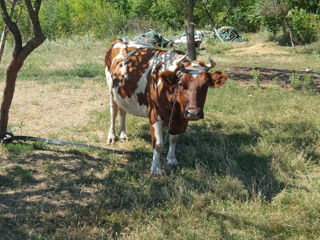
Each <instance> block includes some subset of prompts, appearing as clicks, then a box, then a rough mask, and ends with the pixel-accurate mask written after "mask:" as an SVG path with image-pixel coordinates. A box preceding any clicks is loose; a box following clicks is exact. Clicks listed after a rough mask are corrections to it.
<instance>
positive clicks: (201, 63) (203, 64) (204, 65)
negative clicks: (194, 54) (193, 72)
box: [199, 61, 207, 67]
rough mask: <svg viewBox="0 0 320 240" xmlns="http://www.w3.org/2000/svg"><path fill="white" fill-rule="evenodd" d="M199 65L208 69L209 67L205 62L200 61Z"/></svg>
mask: <svg viewBox="0 0 320 240" xmlns="http://www.w3.org/2000/svg"><path fill="white" fill-rule="evenodd" d="M199 65H200V66H202V67H207V65H206V64H205V62H204V61H199Z"/></svg>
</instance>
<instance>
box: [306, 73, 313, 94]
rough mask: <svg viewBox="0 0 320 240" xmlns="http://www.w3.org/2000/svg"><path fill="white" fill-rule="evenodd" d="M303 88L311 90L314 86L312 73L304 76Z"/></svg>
mask: <svg viewBox="0 0 320 240" xmlns="http://www.w3.org/2000/svg"><path fill="white" fill-rule="evenodd" d="M304 86H305V88H306V89H307V90H311V91H312V90H313V88H314V84H313V76H312V73H308V74H307V75H306V76H304Z"/></svg>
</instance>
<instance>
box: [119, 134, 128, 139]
mask: <svg viewBox="0 0 320 240" xmlns="http://www.w3.org/2000/svg"><path fill="white" fill-rule="evenodd" d="M127 139H128V137H127V134H126V133H125V132H121V133H120V140H121V141H126V140H127Z"/></svg>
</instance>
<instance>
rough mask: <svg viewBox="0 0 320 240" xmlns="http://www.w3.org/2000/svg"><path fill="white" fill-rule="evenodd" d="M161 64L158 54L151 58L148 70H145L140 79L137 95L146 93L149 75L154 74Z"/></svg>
mask: <svg viewBox="0 0 320 240" xmlns="http://www.w3.org/2000/svg"><path fill="white" fill-rule="evenodd" d="M160 62H161V59H159V57H158V54H157V53H155V54H154V55H153V56H152V58H150V60H149V63H148V64H149V66H148V68H147V69H146V70H145V72H144V73H143V74H142V76H141V77H140V79H139V81H138V87H137V89H136V91H135V92H134V94H135V95H137V94H139V93H144V91H145V89H146V86H147V82H148V79H147V78H148V75H149V73H150V71H151V74H152V73H153V71H154V69H155V68H156V67H157V66H158V64H159V63H160Z"/></svg>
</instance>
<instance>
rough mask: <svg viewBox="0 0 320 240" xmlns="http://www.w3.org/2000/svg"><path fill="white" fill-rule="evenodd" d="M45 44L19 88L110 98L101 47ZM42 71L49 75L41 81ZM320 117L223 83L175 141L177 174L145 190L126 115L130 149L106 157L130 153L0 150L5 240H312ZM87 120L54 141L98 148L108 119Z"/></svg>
mask: <svg viewBox="0 0 320 240" xmlns="http://www.w3.org/2000/svg"><path fill="white" fill-rule="evenodd" d="M50 44H51V45H50V50H48V46H47V47H46V46H42V48H40V49H39V52H37V53H36V54H35V56H32V58H31V63H30V66H28V65H26V66H25V67H26V68H24V71H26V72H25V73H23V72H21V74H22V76H25V78H24V79H23V80H24V81H30V80H32V81H38V82H41V83H46V81H49V82H59V81H70V80H71V81H70V85H71V86H74V85H77V88H79V89H82V87H83V86H84V83H85V82H86V81H92V82H94V83H95V84H98V85H99V86H101V88H105V87H106V86H105V83H103V82H100V81H99V79H100V78H103V70H102V72H101V70H100V68H99V64H101V65H102V66H103V54H104V51H102V49H105V45H104V44H103V45H102V44H100V43H96V42H94V43H90V44H89V45H90V51H88V50H86V49H87V48H86V47H80V48H77V47H76V46H79V45H72V44H73V43H71V42H70V43H69V42H67V43H66V46H65V45H63V43H61V42H50ZM66 52H68V53H66ZM226 52H228V50H226ZM49 54H54V56H56V57H54V58H53V57H51V58H49V57H48V56H49ZM68 54H70V56H71V58H72V59H73V60H72V61H71V60H70V61H71V62H70V64H69V65H68V67H67V68H65V67H64V65H59V61H61V60H63V59H64V58H66V57H67V56H69V55H68ZM99 54H100V55H99ZM224 55H225V54H220V55H219V56H218V58H220V57H224ZM79 56H82V57H79ZM84 56H86V57H87V58H86V59H84V58H83V57H84ZM292 56H293V55H292ZM299 56H300V55H299ZM37 57H38V58H39V59H37ZM312 57H314V56H312ZM241 58H243V59H244V58H245V57H241ZM247 58H249V57H248V56H247ZM43 59H47V60H46V61H48V62H47V63H43V62H42V61H43ZM257 59H258V60H257V61H259V62H260V63H261V65H263V64H266V65H268V64H274V63H264V62H263V61H262V60H263V57H260V58H259V57H258V56H257ZM244 60H246V59H244ZM307 60H308V56H306V58H305V59H302V60H299V61H306V62H307ZM6 61H7V60H6ZM64 61H65V62H67V61H66V60H64ZM230 61H231V62H232V61H234V60H230ZM49 63H50V64H52V65H54V66H55V67H52V69H50V70H49V69H47V68H46V66H47V67H48V66H49V65H50V64H49ZM42 64H43V65H42ZM248 66H252V65H248ZM252 67H253V66H252ZM278 67H282V68H289V67H290V64H289V65H287V64H285V63H284V62H282V64H281V66H278ZM1 69H3V67H2V66H1V68H0V70H1ZM102 69H103V67H102ZM34 72H35V73H36V74H38V76H39V77H34V78H33V77H32V73H34ZM59 72H60V73H59ZM79 72H80V73H84V77H80V76H79ZM23 74H26V75H23ZM28 74H29V75H28ZM80 75H81V74H80ZM91 75H94V76H93V77H91ZM22 78H23V77H22ZM96 80H98V81H96ZM86 86H90V85H86ZM60 87H61V86H60ZM85 90H86V91H89V89H85ZM57 94H58V92H57ZM87 96H88V97H87ZM86 97H87V99H86V100H87V101H88V102H94V101H96V99H95V98H98V97H97V96H94V95H91V94H88V95H86ZM34 104H35V105H37V103H36V102H35V103H34ZM75 104H76V103H75ZM319 105H320V98H319V95H318V94H315V93H312V92H307V91H298V90H292V89H281V88H274V87H270V88H256V87H253V86H252V87H246V88H245V87H241V86H240V85H238V84H237V83H236V82H235V81H232V80H229V81H228V82H227V83H226V84H225V85H224V86H223V87H221V88H219V89H211V90H210V91H209V93H208V96H207V100H206V105H205V109H204V112H205V118H204V120H201V121H198V122H192V123H190V124H189V126H188V129H187V132H186V133H184V134H182V135H181V136H180V137H179V140H178V144H177V149H176V152H177V158H178V161H179V164H180V165H179V167H178V169H177V170H176V171H175V172H172V173H170V174H168V175H165V176H161V177H156V178H153V179H151V180H150V181H147V182H146V180H147V178H148V176H149V169H150V165H151V160H152V149H151V142H150V131H149V124H148V121H147V119H142V118H137V117H133V116H130V115H128V121H127V124H128V126H127V131H128V136H129V141H128V142H124V143H121V142H120V141H118V142H117V143H116V145H115V146H113V147H114V148H115V149H123V150H133V151H134V153H123V154H117V153H115V152H113V151H112V150H110V151H109V150H103V149H101V150H92V149H87V148H72V147H57V146H50V145H44V144H30V143H26V144H22V143H12V144H8V145H5V146H0V159H1V161H0V234H1V239H318V238H319V235H320V201H319V199H320V147H319V146H320V120H319V117H318V116H319V115H320V109H319ZM88 115H89V116H90V121H89V122H87V123H83V124H82V125H80V126H74V127H73V128H68V129H63V130H61V129H60V130H59V129H58V130H57V132H58V133H59V134H60V132H61V131H69V133H68V134H67V136H68V138H69V139H66V140H79V139H78V136H80V135H81V134H86V135H88V136H90V137H91V138H89V139H91V140H92V141H93V142H95V143H101V144H102V146H105V145H104V144H103V142H105V140H106V134H105V135H98V134H97V135H95V134H96V133H97V132H99V131H102V132H107V130H108V129H107V128H108V126H109V123H108V120H109V118H110V116H109V109H108V108H107V106H106V108H105V109H104V110H101V109H99V110H92V111H90V112H88ZM27 120H28V119H26V120H25V121H27ZM116 127H117V129H118V128H119V126H118V124H117V125H116ZM59 131H60V132H59ZM58 133H51V135H50V136H51V137H52V138H59V137H60V135H59V134H58Z"/></svg>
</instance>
